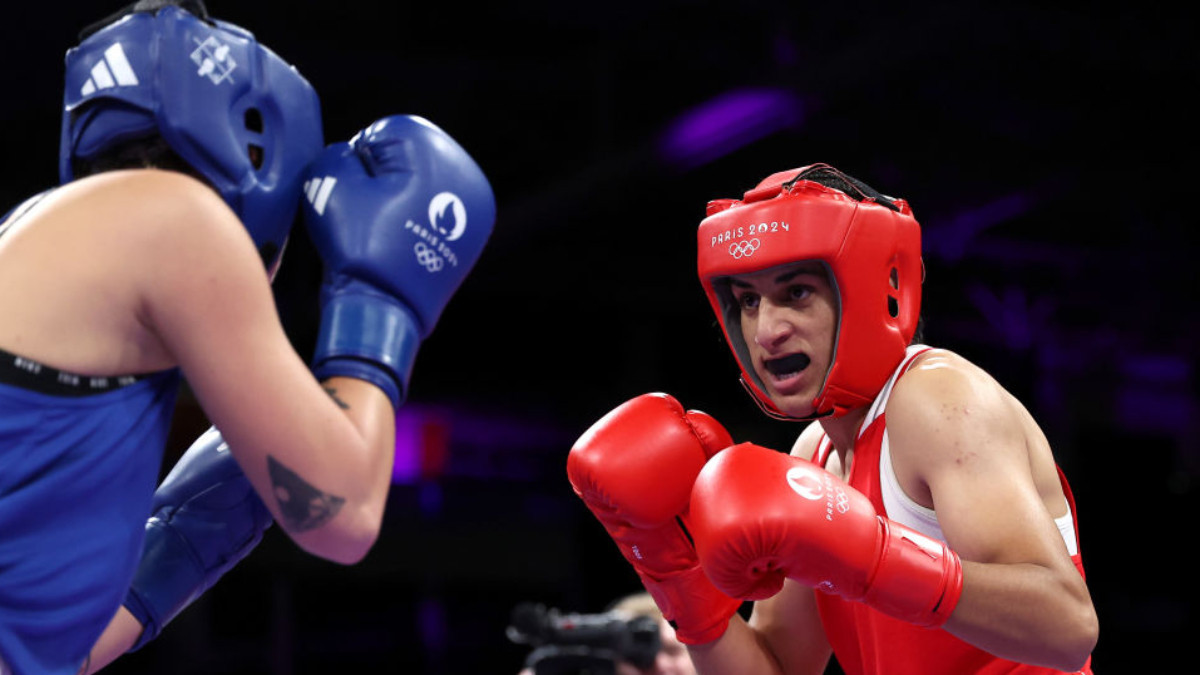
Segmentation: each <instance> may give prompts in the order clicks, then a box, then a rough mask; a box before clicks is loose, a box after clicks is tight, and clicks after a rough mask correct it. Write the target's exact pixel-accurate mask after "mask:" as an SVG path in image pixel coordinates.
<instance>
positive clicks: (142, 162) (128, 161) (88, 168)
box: [71, 134, 208, 183]
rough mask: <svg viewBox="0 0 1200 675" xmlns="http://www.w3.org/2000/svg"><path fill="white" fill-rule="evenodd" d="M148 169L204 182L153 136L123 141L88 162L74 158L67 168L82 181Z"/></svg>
mask: <svg viewBox="0 0 1200 675" xmlns="http://www.w3.org/2000/svg"><path fill="white" fill-rule="evenodd" d="M151 168H153V169H167V170H170V171H179V172H180V173H186V174H188V175H189V176H193V177H195V178H199V179H200V180H202V181H204V182H206V183H207V182H208V181H207V180H206V179H205V178H204V176H203V175H201V174H200V172H199V171H196V170H195V169H194V168H192V165H191V164H188V163H187V162H186V161H184V159H183V158H182V157H180V156H179V155H178V154H176V152H175V151H174V150H172V149H171V146H170V145H167V142H166V140H164V139H163V137H162V136H158V135H157V134H156V135H152V136H147V137H142V138H137V139H133V140H129V141H125V142H124V143H120V144H118V145H115V146H113V147H112V148H109V149H108V150H105V151H104V152H103V153H101V154H99V155H97V156H96V157H93V158H91V159H76V160H74V163H73V164H72V165H71V172H72V174H73V175H74V176H75V177H76V178H83V177H84V176H90V175H92V174H97V173H103V172H105V171H116V170H118V169H151Z"/></svg>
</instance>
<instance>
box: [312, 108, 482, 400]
mask: <svg viewBox="0 0 1200 675" xmlns="http://www.w3.org/2000/svg"><path fill="white" fill-rule="evenodd" d="M309 173H310V178H309V180H308V181H307V182H306V183H305V194H306V202H307V204H306V205H305V208H304V217H305V224H306V225H307V227H308V233H309V236H310V238H311V239H312V241H313V244H314V246H315V247H316V249H317V251H318V252H319V253H320V255H321V258H322V259H323V260H324V262H325V279H324V285H323V286H322V291H321V303H322V309H321V329H320V331H319V335H318V337H317V347H316V354H315V357H314V360H313V361H314V362H313V371H314V372H315V373H316V375H317V378H318V379H324V378H326V377H330V376H333V375H346V376H350V377H355V378H358V379H363V380H367V381H369V382H373V383H375V384H376V385H378V386H379V387H380V388H382V389H383V390H384V392H385V393H386V394H387V395H388V397H389V398H390V399H391V401H392V405H393V406H395V407H399V405H400V401H401V400H402V399H403V397H404V394H405V392H406V391H407V388H408V380H409V376H410V374H411V372H412V366H413V361H414V360H415V359H416V355H417V348H418V347H419V346H420V342H421V340H422V339H424V338H425V337H426V336H428V335H429V333H430V332H431V331H433V327H434V325H435V324H437V320H438V317H439V316H441V313H442V310H443V309H444V308H445V307H446V304H447V303H448V302H450V297H451V296H452V295H454V292H455V291H456V290H457V289H458V287H459V285H460V284H461V283H462V281H463V279H464V278H465V277H466V275H467V273H468V272H470V271H471V268H472V267H473V266H474V265H475V261H476V260H478V259H479V255H480V254H481V253H482V252H483V247H484V245H485V244H486V243H487V240H488V237H489V236H490V235H491V232H492V225H493V223H494V221H495V218H496V201H495V197H494V196H493V195H492V188H491V185H489V184H488V180H487V178H486V177H485V176H484V175H483V171H482V170H481V169H480V168H479V166H478V165H477V164H476V163H475V161H474V160H472V159H471V157H470V155H468V154H467V152H466V151H465V150H463V148H462V147H461V146H460V145H459V144H458V143H456V142H455V141H454V139H453V138H450V136H448V135H447V134H446V132H444V131H442V130H441V129H439V128H438V127H436V126H434V125H433V124H430V123H429V122H428V121H426V120H424V119H422V118H420V117H412V116H407V115H396V116H392V117H385V118H383V119H381V120H379V121H377V122H375V123H373V124H372V125H371V126H369V127H367V128H366V129H363V130H362V131H360V132H359V133H358V134H357V135H355V136H354V138H352V139H351V140H350V142H349V143H335V144H333V145H331V146H329V147H328V148H326V149H325V151H324V154H322V155H321V156H320V157H319V158H318V159H317V161H316V162H314V163H313V165H312V167H311V168H310V169H309Z"/></svg>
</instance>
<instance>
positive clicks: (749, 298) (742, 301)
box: [734, 293, 758, 312]
mask: <svg viewBox="0 0 1200 675" xmlns="http://www.w3.org/2000/svg"><path fill="white" fill-rule="evenodd" d="M734 299H735V300H736V301H737V304H738V307H741V308H742V311H743V312H744V311H746V310H751V309H754V308H756V307H758V294H757V293H741V294H739V295H737V296H736V297H735V298H734Z"/></svg>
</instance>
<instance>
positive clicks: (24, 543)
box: [0, 352, 180, 675]
mask: <svg viewBox="0 0 1200 675" xmlns="http://www.w3.org/2000/svg"><path fill="white" fill-rule="evenodd" d="M179 382H180V375H179V371H178V370H177V369H173V370H169V371H163V372H160V373H155V374H151V375H146V376H139V377H127V378H89V377H85V376H77V375H72V374H70V373H63V372H59V371H56V370H54V369H52V368H47V367H45V366H42V365H40V364H37V363H35V362H33V361H29V360H27V359H22V358H21V357H18V356H14V355H12V354H8V353H6V352H0V661H3V662H5V663H6V664H7V666H8V667H9V668H10V669H12V670H13V671H14V672H15V673H49V674H57V673H63V674H67V675H73V674H74V673H75V672H76V671H77V670H78V669H79V666H80V665H81V664H82V663H83V661H84V659H86V658H87V655H88V652H89V651H90V650H91V647H92V645H93V644H94V643H95V641H96V639H97V638H98V637H99V636H100V634H101V632H103V630H104V628H105V627H106V626H107V625H108V622H109V621H110V620H111V619H112V617H113V615H114V614H115V613H116V611H117V608H118V607H120V605H121V602H122V601H123V600H124V598H125V593H126V590H127V589H128V587H129V582H130V580H131V579H132V578H133V573H134V571H135V569H136V568H137V562H138V558H139V556H140V555H141V548H142V537H143V534H144V532H145V524H146V518H147V517H148V516H149V514H150V503H151V499H152V497H153V494H154V488H155V484H156V483H157V481H158V474H159V470H160V465H161V463H162V454H163V448H164V446H165V444H166V437H167V431H168V427H169V425H170V420H171V413H172V412H173V410H174V404H175V397H176V394H177V392H178V390H179Z"/></svg>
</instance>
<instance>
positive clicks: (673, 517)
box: [567, 394, 741, 644]
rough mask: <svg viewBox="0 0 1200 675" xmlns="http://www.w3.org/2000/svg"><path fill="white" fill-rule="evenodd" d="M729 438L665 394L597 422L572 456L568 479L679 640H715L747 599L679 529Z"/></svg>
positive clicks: (649, 397) (633, 402)
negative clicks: (703, 475)
mask: <svg viewBox="0 0 1200 675" xmlns="http://www.w3.org/2000/svg"><path fill="white" fill-rule="evenodd" d="M732 444H733V439H732V438H730V436H729V433H728V432H727V431H725V429H724V428H723V427H722V426H721V425H720V424H719V423H717V421H716V420H714V419H713V418H712V417H709V416H708V415H706V414H705V413H702V412H698V411H695V410H689V411H684V409H683V406H682V405H680V404H679V402H678V401H676V400H675V399H674V398H672V397H671V396H668V395H666V394H643V395H642V396H638V397H637V398H634V399H631V400H629V401H626V402H625V403H623V404H621V405H620V406H618V407H617V408H616V409H614V410H613V411H612V412H610V413H608V414H607V415H605V416H604V417H603V418H601V419H600V421H598V422H596V423H595V424H593V425H592V427H591V428H590V429H588V430H587V431H586V432H585V433H584V434H583V436H581V437H580V438H579V440H578V441H576V442H575V445H574V447H572V448H571V453H570V455H568V456H567V476H568V477H569V478H570V480H571V486H572V487H573V488H574V489H575V494H577V495H579V497H580V498H581V499H583V501H584V503H585V504H587V507H588V508H589V509H591V511H592V513H594V514H595V515H596V518H598V519H599V520H600V522H601V524H603V525H604V529H606V530H608V533H609V535H610V536H611V537H612V538H613V540H614V541H616V543H617V547H618V548H619V549H620V550H621V553H622V554H623V555H624V556H625V559H626V560H628V561H629V562H630V564H632V565H633V568H634V570H636V571H637V573H638V576H639V577H641V579H642V583H643V585H645V587H646V590H647V591H649V592H650V595H651V596H653V597H654V600H655V602H656V603H658V607H659V609H661V610H662V612H663V616H665V617H666V618H667V619H668V620H670V621H673V622H674V623H675V627H676V629H675V630H676V634H677V635H678V636H679V639H680V641H682V642H684V643H687V644H701V643H704V642H710V641H712V640H715V639H717V638H718V637H720V636H721V634H722V633H724V632H725V629H726V627H727V626H728V625H729V618H730V617H731V616H733V614H734V612H736V611H737V609H738V607H739V606H740V605H741V602H740V601H738V600H735V599H733V598H730V597H728V596H726V595H724V594H723V593H721V592H720V591H718V590H717V589H716V588H715V587H713V585H712V583H711V582H710V581H709V580H708V578H707V577H705V576H704V572H703V571H702V570H701V569H700V564H699V562H698V560H697V559H696V551H695V549H694V548H693V547H692V543H691V541H690V540H689V539H688V536H687V533H686V532H685V531H684V529H683V527H681V525H680V522H679V521H680V520H684V521H686V518H687V513H686V511H687V505H688V500H689V499H690V496H691V492H692V483H693V482H694V481H695V479H696V476H697V475H698V474H699V473H700V469H701V468H703V467H704V463H705V462H706V461H708V458H709V457H711V456H712V455H713V454H715V453H716V452H717V451H719V450H721V449H723V448H726V447H728V446H730V445H732Z"/></svg>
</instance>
